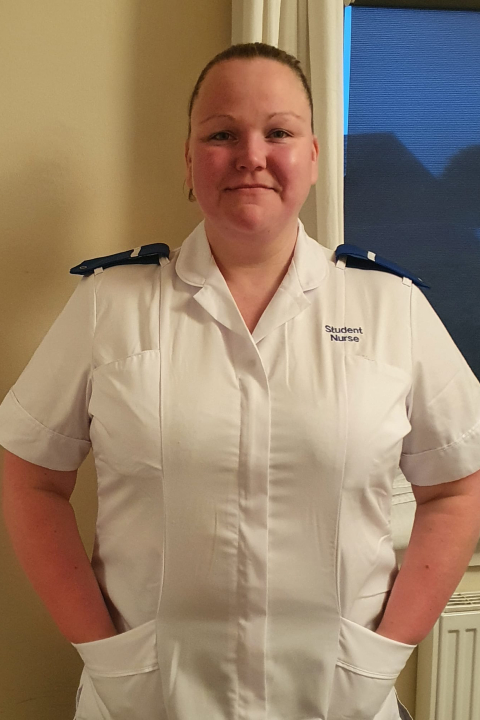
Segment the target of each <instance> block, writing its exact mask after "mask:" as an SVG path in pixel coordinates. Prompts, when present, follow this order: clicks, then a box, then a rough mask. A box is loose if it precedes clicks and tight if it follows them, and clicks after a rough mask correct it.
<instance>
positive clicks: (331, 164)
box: [232, 0, 347, 248]
mask: <svg viewBox="0 0 480 720" xmlns="http://www.w3.org/2000/svg"><path fill="white" fill-rule="evenodd" d="M346 4H347V3H346ZM343 6H344V3H343V0H232V43H240V42H266V43H268V44H270V45H276V46H277V47H279V48H281V49H282V50H286V51H287V52H289V53H291V54H292V55H295V56H296V57H298V59H299V60H300V62H301V64H302V67H303V69H304V71H305V74H306V75H307V77H308V79H309V81H310V85H311V88H312V95H313V105H314V127H315V133H316V135H317V137H318V142H319V146H320V157H319V176H318V181H317V184H316V185H315V187H313V188H312V190H311V192H310V195H309V197H308V199H307V202H306V203H305V206H304V208H303V209H302V213H301V218H302V221H303V222H304V223H305V227H306V229H307V231H308V232H309V234H310V235H312V236H313V237H315V238H316V239H317V240H318V241H319V242H320V243H322V245H325V246H327V247H330V248H335V247H337V245H339V244H341V243H342V242H343Z"/></svg>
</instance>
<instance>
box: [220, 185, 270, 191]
mask: <svg viewBox="0 0 480 720" xmlns="http://www.w3.org/2000/svg"><path fill="white" fill-rule="evenodd" d="M273 189H274V188H272V187H269V186H268V185H237V186H236V187H233V188H227V190H273Z"/></svg>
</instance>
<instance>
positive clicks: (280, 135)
mask: <svg viewBox="0 0 480 720" xmlns="http://www.w3.org/2000/svg"><path fill="white" fill-rule="evenodd" d="M270 137H273V138H275V139H277V140H283V139H284V138H286V137H290V133H287V131H286V130H272V132H271V133H270Z"/></svg>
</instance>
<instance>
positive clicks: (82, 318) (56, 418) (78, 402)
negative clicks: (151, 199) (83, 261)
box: [0, 276, 95, 470]
mask: <svg viewBox="0 0 480 720" xmlns="http://www.w3.org/2000/svg"><path fill="white" fill-rule="evenodd" d="M94 328H95V297H94V278H93V276H91V277H89V278H83V279H82V280H81V281H80V283H79V284H78V286H77V288H76V289H75V291H74V293H73V295H72V296H71V298H70V300H69V301H68V303H67V304H66V306H65V307H64V309H63V311H62V312H61V313H60V315H59V316H58V318H57V319H56V321H55V322H54V324H53V325H52V327H51V328H50V330H49V331H48V333H47V334H46V336H45V337H44V339H43V340H42V342H41V344H40V345H39V347H38V349H37V350H36V352H35V353H34V355H33V357H32V358H31V360H30V362H29V363H28V365H27V367H26V368H25V370H24V371H23V373H22V374H21V375H20V377H19V379H18V380H17V382H16V383H15V385H14V386H13V387H12V388H11V390H10V391H9V392H8V394H7V395H6V397H5V399H4V400H3V402H2V404H1V405H0V444H1V445H3V446H4V447H5V448H6V449H7V450H9V451H10V452H11V453H13V454H15V455H18V456H19V457H21V458H23V459H24V460H27V461H29V462H32V463H35V464H36V465H41V466H42V467H46V468H50V469H51V470H76V469H77V468H78V467H79V466H80V465H81V463H82V461H83V460H84V459H85V457H86V455H87V454H88V451H89V449H90V439H89V428H90V417H89V414H88V403H89V397H90V386H91V358H92V342H93V335H94Z"/></svg>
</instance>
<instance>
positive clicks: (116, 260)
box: [70, 243, 170, 275]
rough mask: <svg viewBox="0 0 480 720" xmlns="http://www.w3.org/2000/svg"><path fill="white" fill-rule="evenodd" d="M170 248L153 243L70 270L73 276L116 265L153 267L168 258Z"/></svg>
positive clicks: (97, 259) (87, 261)
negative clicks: (162, 259)
mask: <svg viewBox="0 0 480 720" xmlns="http://www.w3.org/2000/svg"><path fill="white" fill-rule="evenodd" d="M169 255H170V248H169V247H168V245H165V243H152V244H151V245H142V246H141V247H138V248H134V250H125V252H119V253H114V254H113V255H105V256H104V257H98V258H92V260H84V261H83V262H82V263H80V265H76V266H75V267H73V268H72V269H71V270H70V273H71V274H72V275H89V274H90V273H92V272H94V270H97V269H98V268H103V269H104V270H105V269H106V268H109V267H113V266H114V265H139V264H140V265H153V264H155V263H156V264H157V265H158V264H159V263H160V259H161V258H168V257H169Z"/></svg>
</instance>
